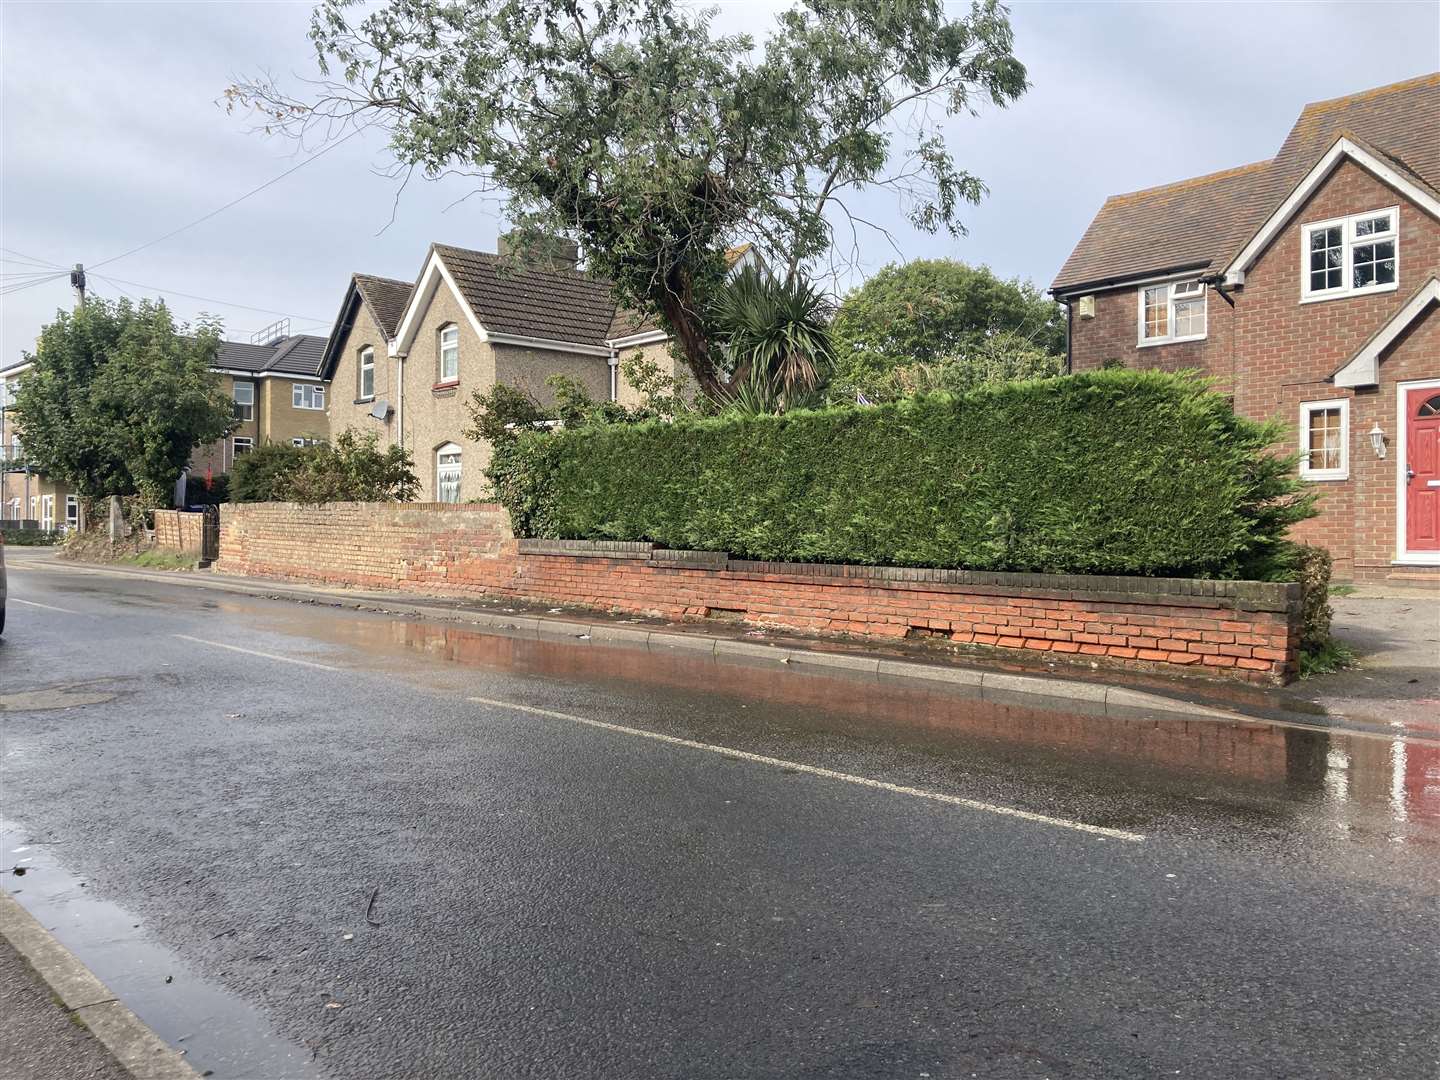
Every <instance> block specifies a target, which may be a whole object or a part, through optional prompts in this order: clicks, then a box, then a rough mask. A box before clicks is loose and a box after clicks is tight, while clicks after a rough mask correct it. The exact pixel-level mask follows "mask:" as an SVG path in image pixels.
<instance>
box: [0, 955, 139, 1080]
mask: <svg viewBox="0 0 1440 1080" xmlns="http://www.w3.org/2000/svg"><path fill="white" fill-rule="evenodd" d="M0 1075H3V1076H5V1077H7V1078H8V1080H58V1078H60V1077H65V1078H66V1080H128V1078H129V1076H130V1074H129V1073H128V1072H126V1071H125V1070H124V1069H122V1068H121V1067H120V1063H119V1062H118V1061H116V1060H115V1058H114V1057H112V1056H111V1054H110V1052H109V1051H108V1050H106V1049H105V1046H104V1044H103V1043H101V1042H100V1040H99V1039H98V1038H96V1037H95V1035H94V1034H93V1033H92V1032H91V1031H90V1029H89V1028H87V1027H85V1026H84V1025H83V1024H80V1023H77V1022H76V1021H75V1020H73V1019H71V1017H70V1015H69V1013H68V1012H67V1011H66V1009H65V1008H64V1006H62V1005H61V1004H60V1002H59V1001H57V1000H56V999H55V996H54V992H53V991H52V990H51V989H50V987H49V985H48V984H47V983H45V981H44V980H43V979H41V978H40V976H39V975H37V974H36V973H35V971H34V969H33V968H31V967H30V965H29V964H27V963H26V962H25V960H24V958H23V957H21V955H20V954H19V953H18V952H16V951H15V948H14V947H13V946H12V945H11V944H10V943H9V942H8V941H7V940H5V939H4V938H0Z"/></svg>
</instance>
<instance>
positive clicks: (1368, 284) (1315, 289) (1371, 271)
mask: <svg viewBox="0 0 1440 1080" xmlns="http://www.w3.org/2000/svg"><path fill="white" fill-rule="evenodd" d="M1300 260H1301V262H1300V299H1301V301H1302V302H1303V301H1306V300H1330V299H1333V298H1335V297H1338V296H1356V295H1361V294H1364V293H1372V292H1389V291H1390V290H1391V289H1397V288H1399V287H1400V208H1399V207H1398V206H1392V207H1390V208H1389V209H1388V210H1369V211H1367V212H1365V213H1363V214H1351V215H1350V216H1349V217H1343V218H1332V219H1331V220H1329V221H1314V222H1310V223H1309V224H1306V225H1302V226H1300Z"/></svg>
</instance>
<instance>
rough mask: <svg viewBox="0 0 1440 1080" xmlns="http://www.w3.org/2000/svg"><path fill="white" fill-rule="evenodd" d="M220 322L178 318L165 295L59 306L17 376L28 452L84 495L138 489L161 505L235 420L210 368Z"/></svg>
mask: <svg viewBox="0 0 1440 1080" xmlns="http://www.w3.org/2000/svg"><path fill="white" fill-rule="evenodd" d="M219 342H220V337H219V327H218V325H216V324H214V323H211V322H206V321H202V322H200V323H199V324H198V325H197V326H195V327H194V328H191V327H189V326H181V327H179V328H177V327H176V325H175V320H174V317H173V316H172V315H171V314H170V310H169V309H168V308H167V307H166V306H165V304H164V303H163V302H152V301H149V300H142V301H140V303H139V304H138V305H136V304H132V303H131V302H130V301H129V300H120V301H116V302H109V301H106V300H103V299H100V298H91V299H89V300H87V301H86V302H85V304H84V305H83V306H81V307H80V308H79V309H78V310H77V311H75V312H66V311H61V312H58V313H57V315H56V318H55V321H54V322H53V323H51V324H50V325H49V326H47V327H45V328H44V329H43V330H42V331H41V333H40V341H39V344H38V346H37V348H36V351H35V353H34V354H27V355H26V360H28V361H30V362H31V363H32V364H33V365H34V366H33V367H32V368H31V369H30V370H29V371H27V372H26V373H25V377H24V378H22V379H21V380H20V390H19V392H18V394H17V396H16V404H15V408H16V412H17V414H18V424H19V427H20V430H21V431H22V432H23V433H24V435H23V438H24V440H25V448H26V456H27V458H28V459H29V461H30V463H31V464H33V465H34V466H35V467H36V468H37V469H39V470H40V471H41V472H43V473H45V474H46V475H48V476H50V477H53V478H54V479H57V480H60V481H63V482H64V483H66V484H68V485H69V486H70V487H72V488H74V490H75V491H76V493H77V494H79V495H82V496H86V497H91V498H93V497H97V496H101V495H129V494H134V493H137V492H138V493H140V494H142V495H143V496H145V498H146V499H147V500H148V501H149V502H150V503H151V505H155V506H159V505H168V504H169V498H170V490H171V488H172V487H173V486H174V483H175V480H176V478H177V477H178V476H179V475H180V472H181V470H182V469H183V468H184V467H185V465H186V464H187V463H188V462H189V460H190V455H191V454H192V453H193V452H194V450H195V448H196V447H197V446H200V445H203V444H205V443H208V442H213V441H214V440H216V439H218V438H220V437H221V436H223V435H224V434H225V433H226V432H228V431H229V430H230V428H231V427H232V426H233V424H234V415H233V410H234V405H233V403H232V402H231V400H230V398H229V397H228V396H227V395H226V394H225V393H224V391H223V390H222V389H221V386H220V377H219V376H218V375H216V374H215V373H214V372H213V371H212V370H211V368H212V367H213V366H214V363H215V357H216V355H217V352H218V350H219Z"/></svg>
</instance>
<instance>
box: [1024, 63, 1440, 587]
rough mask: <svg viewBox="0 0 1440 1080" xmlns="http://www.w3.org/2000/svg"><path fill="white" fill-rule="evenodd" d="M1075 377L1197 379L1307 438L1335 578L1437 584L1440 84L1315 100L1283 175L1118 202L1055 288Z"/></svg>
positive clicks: (1295, 443) (1291, 144) (1236, 172)
mask: <svg viewBox="0 0 1440 1080" xmlns="http://www.w3.org/2000/svg"><path fill="white" fill-rule="evenodd" d="M1051 292H1052V293H1053V295H1054V296H1055V297H1056V298H1057V299H1059V300H1061V301H1062V302H1064V303H1065V304H1066V306H1067V308H1068V310H1069V318H1070V349H1069V359H1070V365H1071V368H1072V370H1075V371H1085V370H1090V369H1093V368H1097V367H1102V366H1105V365H1107V364H1109V365H1115V364H1121V365H1124V366H1125V367H1131V368H1160V369H1164V370H1169V371H1175V370H1181V369H1198V370H1200V371H1203V372H1205V373H1206V374H1208V375H1209V376H1210V377H1212V378H1213V379H1214V380H1215V383H1216V388H1217V389H1218V390H1220V391H1221V392H1223V393H1226V394H1228V395H1230V396H1231V397H1232V399H1233V400H1234V402H1235V407H1236V409H1237V411H1239V412H1240V413H1242V414H1243V415H1247V416H1252V417H1255V418H1257V419H1258V418H1269V417H1280V418H1282V419H1284V420H1286V421H1288V422H1289V423H1290V424H1291V425H1293V430H1294V435H1293V438H1292V441H1291V447H1292V448H1293V449H1294V450H1295V451H1297V452H1299V453H1300V454H1301V455H1302V457H1301V461H1300V464H1299V466H1298V468H1299V470H1300V475H1301V476H1302V478H1304V479H1305V480H1306V481H1307V482H1308V483H1311V484H1313V485H1314V486H1315V489H1316V491H1318V492H1319V493H1320V494H1321V500H1320V504H1319V505H1320V510H1321V513H1320V516H1319V517H1318V518H1315V519H1314V520H1312V521H1308V522H1305V523H1304V524H1303V525H1302V526H1301V527H1300V528H1299V530H1298V531H1297V532H1298V538H1299V539H1302V540H1305V541H1307V542H1310V543H1318V544H1322V545H1324V546H1325V547H1328V548H1329V549H1330V551H1331V553H1332V555H1333V556H1334V558H1335V572H1336V576H1337V578H1340V579H1355V580H1360V581H1387V580H1388V581H1394V582H1401V581H1411V582H1414V581H1417V580H1422V581H1433V582H1436V583H1437V584H1440V74H1435V75H1427V76H1424V77H1422V78H1418V79H1411V80H1409V81H1406V82H1402V83H1396V84H1395V85H1393V86H1385V87H1381V88H1379V89H1375V90H1369V91H1366V92H1365V93H1361V94H1355V95H1352V96H1350V97H1344V98H1337V99H1335V100H1333V101H1323V102H1318V103H1316V104H1313V105H1307V106H1306V107H1305V109H1304V111H1303V112H1302V113H1301V114H1300V118H1299V119H1298V120H1297V121H1296V123H1295V126H1294V127H1293V128H1292V129H1291V130H1290V134H1289V135H1288V136H1287V137H1286V139H1285V141H1284V143H1282V144H1281V147H1280V150H1279V152H1278V153H1277V154H1276V155H1275V157H1273V158H1271V159H1270V160H1268V161H1261V162H1256V163H1255V164H1252V165H1243V166H1241V167H1240V168H1237V169H1229V170H1227V171H1225V172H1220V173H1214V174H1212V175H1210V176H1201V177H1196V178H1194V179H1191V180H1183V181H1181V182H1179V183H1175V184H1168V185H1166V186H1164V187H1158V188H1151V189H1149V190H1146V191H1137V192H1134V193H1132V194H1128V195H1116V196H1114V197H1112V198H1110V199H1108V200H1106V202H1105V205H1104V206H1102V207H1101V208H1100V212H1099V213H1098V214H1097V215H1096V216H1095V220H1094V221H1092V222H1091V224H1090V227H1089V228H1088V229H1087V230H1086V231H1085V235H1084V236H1083V237H1081V239H1080V243H1079V244H1078V245H1077V246H1076V248H1075V250H1074V252H1073V253H1072V254H1071V255H1070V258H1069V259H1068V260H1066V262H1065V265H1064V267H1063V268H1062V269H1061V270H1060V273H1059V274H1058V275H1057V277H1056V278H1055V281H1054V284H1053V285H1052V286H1051Z"/></svg>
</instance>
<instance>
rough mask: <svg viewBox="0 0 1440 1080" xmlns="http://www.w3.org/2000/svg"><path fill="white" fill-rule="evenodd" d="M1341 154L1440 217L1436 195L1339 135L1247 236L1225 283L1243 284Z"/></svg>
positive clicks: (1431, 214)
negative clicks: (1245, 242)
mask: <svg viewBox="0 0 1440 1080" xmlns="http://www.w3.org/2000/svg"><path fill="white" fill-rule="evenodd" d="M1342 158H1349V159H1350V160H1351V161H1353V162H1355V164H1357V165H1359V166H1360V167H1361V168H1363V169H1365V170H1366V171H1367V172H1370V173H1372V174H1373V175H1374V176H1375V177H1376V178H1378V179H1380V180H1383V181H1384V182H1385V183H1387V184H1389V185H1390V186H1391V187H1392V188H1394V189H1395V190H1396V191H1399V192H1400V193H1402V194H1403V195H1404V196H1405V197H1406V198H1408V199H1409V200H1410V201H1411V202H1413V203H1414V204H1415V205H1416V206H1418V207H1420V208H1421V209H1422V210H1424V211H1425V212H1426V213H1428V214H1430V216H1431V217H1435V218H1440V199H1437V198H1435V196H1434V195H1431V194H1430V193H1429V192H1428V191H1426V190H1425V189H1424V188H1422V187H1419V186H1418V185H1417V184H1415V182H1414V181H1412V180H1411V179H1410V178H1409V177H1408V176H1406V175H1405V174H1404V173H1402V172H1400V171H1399V170H1398V169H1396V168H1394V167H1393V166H1391V165H1389V164H1388V163H1386V162H1384V161H1381V160H1380V159H1379V158H1377V157H1376V156H1375V155H1374V154H1372V153H1370V151H1368V150H1366V149H1365V148H1364V147H1363V146H1359V145H1357V144H1356V143H1354V142H1352V141H1351V140H1349V139H1347V138H1345V137H1344V136H1341V137H1340V138H1339V139H1336V140H1335V145H1334V146H1332V147H1330V149H1329V150H1327V151H1326V152H1325V156H1324V157H1322V158H1321V159H1320V160H1319V161H1317V162H1316V163H1315V165H1314V167H1312V168H1311V170H1310V171H1309V172H1308V173H1306V174H1305V177H1304V179H1302V180H1301V181H1300V183H1299V184H1297V185H1296V186H1295V189H1294V190H1293V191H1291V192H1290V194H1289V195H1288V196H1287V197H1286V199H1285V201H1284V202H1282V203H1281V204H1280V205H1279V207H1277V208H1276V210H1275V212H1274V213H1272V214H1271V215H1270V216H1269V217H1268V218H1266V219H1265V223H1264V224H1263V225H1261V226H1260V230H1259V231H1258V232H1257V233H1256V234H1255V235H1254V236H1253V237H1251V238H1250V242H1249V243H1248V244H1246V245H1245V246H1244V248H1242V249H1241V251H1240V254H1239V255H1237V256H1235V259H1234V261H1233V262H1231V263H1230V265H1229V266H1227V267H1226V268H1225V284H1226V285H1243V284H1244V283H1245V271H1246V270H1248V269H1250V267H1251V266H1252V265H1253V264H1254V262H1255V260H1256V259H1258V258H1259V257H1260V254H1261V252H1263V251H1264V250H1265V249H1266V248H1267V247H1269V246H1270V244H1271V243H1272V242H1273V241H1274V239H1275V237H1276V236H1277V235H1278V234H1279V233H1280V230H1282V229H1283V228H1285V225H1286V223H1287V222H1289V220H1290V219H1291V218H1292V217H1293V216H1294V215H1295V212H1296V211H1297V210H1299V209H1300V207H1301V206H1302V205H1303V204H1304V202H1305V200H1306V199H1308V198H1310V196H1311V195H1313V194H1314V193H1315V191H1316V189H1318V188H1319V187H1320V185H1321V184H1323V183H1324V182H1325V180H1326V178H1327V177H1329V175H1330V174H1331V173H1332V172H1333V171H1334V170H1335V168H1336V166H1338V165H1339V164H1340V161H1341V159H1342Z"/></svg>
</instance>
